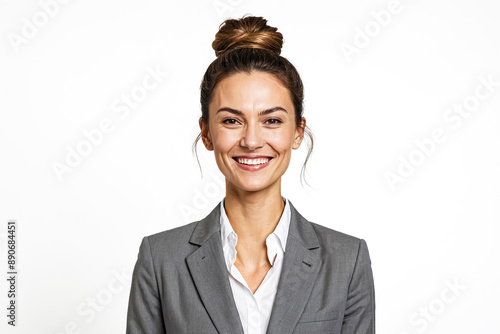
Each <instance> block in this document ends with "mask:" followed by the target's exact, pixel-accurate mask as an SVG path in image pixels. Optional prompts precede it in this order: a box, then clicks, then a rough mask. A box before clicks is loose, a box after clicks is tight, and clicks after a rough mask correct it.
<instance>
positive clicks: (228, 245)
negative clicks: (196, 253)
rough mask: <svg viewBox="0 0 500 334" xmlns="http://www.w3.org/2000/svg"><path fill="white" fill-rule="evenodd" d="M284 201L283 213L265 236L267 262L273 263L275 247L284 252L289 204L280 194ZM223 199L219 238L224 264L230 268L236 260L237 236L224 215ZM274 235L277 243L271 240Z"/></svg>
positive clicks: (288, 224)
mask: <svg viewBox="0 0 500 334" xmlns="http://www.w3.org/2000/svg"><path fill="white" fill-rule="evenodd" d="M281 197H282V198H283V200H284V201H285V208H284V209H283V213H282V215H281V217H280V220H279V222H278V225H276V228H275V229H274V231H273V233H271V234H270V235H269V236H268V237H267V238H266V244H267V246H268V247H267V248H268V250H267V253H268V254H267V255H268V257H269V262H270V263H273V260H274V255H275V254H276V251H277V250H276V249H275V247H279V248H281V251H283V252H285V249H286V241H287V237H288V230H289V228H290V216H291V211H290V204H289V203H288V199H287V198H285V197H283V196H281ZM224 200H225V197H224V198H223V199H222V200H221V202H220V225H221V238H222V249H223V251H224V255H225V258H226V265H227V267H228V269H229V270H230V268H231V266H232V264H233V263H234V261H235V260H236V249H235V245H236V242H237V240H238V236H237V235H236V233H235V232H234V230H233V227H232V226H231V224H230V223H229V219H228V218H227V215H226V210H225V209H224ZM274 236H276V237H277V239H278V240H277V241H278V242H277V243H276V242H273V238H274Z"/></svg>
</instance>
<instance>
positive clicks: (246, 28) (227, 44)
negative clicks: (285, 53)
mask: <svg viewBox="0 0 500 334" xmlns="http://www.w3.org/2000/svg"><path fill="white" fill-rule="evenodd" d="M282 46H283V35H282V34H281V33H279V32H278V28H275V27H270V26H268V25H267V20H266V19H264V18H263V17H260V16H247V17H242V18H241V19H239V20H235V19H227V20H225V21H224V22H222V24H221V25H220V26H219V31H218V32H217V34H215V40H214V41H213V43H212V48H213V49H214V50H215V55H216V56H217V57H219V56H220V55H222V54H224V53H226V52H228V51H230V50H236V49H243V48H251V49H264V50H268V51H270V52H273V53H275V54H277V55H279V54H280V53H281V47H282Z"/></svg>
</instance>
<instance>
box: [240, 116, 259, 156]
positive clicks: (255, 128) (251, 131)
mask: <svg viewBox="0 0 500 334" xmlns="http://www.w3.org/2000/svg"><path fill="white" fill-rule="evenodd" d="M240 145H241V146H243V147H246V148H248V149H249V150H255V149H257V148H259V147H262V146H263V145H264V138H263V137H262V132H261V128H260V126H259V124H258V123H257V122H248V123H246V124H245V127H244V129H243V131H242V137H241V141H240Z"/></svg>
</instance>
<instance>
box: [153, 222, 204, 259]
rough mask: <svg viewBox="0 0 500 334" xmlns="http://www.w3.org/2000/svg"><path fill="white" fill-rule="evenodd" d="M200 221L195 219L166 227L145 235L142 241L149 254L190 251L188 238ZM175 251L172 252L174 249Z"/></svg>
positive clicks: (190, 246) (191, 247) (191, 246)
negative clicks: (180, 224) (173, 226)
mask: <svg viewBox="0 0 500 334" xmlns="http://www.w3.org/2000/svg"><path fill="white" fill-rule="evenodd" d="M199 222H200V221H195V222H192V223H189V224H186V225H182V226H179V227H175V228H172V229H168V230H165V231H161V232H157V233H154V234H151V235H147V236H145V237H144V238H143V243H147V244H148V247H149V249H150V251H151V254H153V255H154V254H170V255H173V254H183V253H184V251H187V252H189V251H192V249H193V245H191V244H190V243H189V239H190V238H191V235H192V234H193V231H194V229H195V227H196V225H197V224H198V223H199ZM174 250H175V252H172V251H174Z"/></svg>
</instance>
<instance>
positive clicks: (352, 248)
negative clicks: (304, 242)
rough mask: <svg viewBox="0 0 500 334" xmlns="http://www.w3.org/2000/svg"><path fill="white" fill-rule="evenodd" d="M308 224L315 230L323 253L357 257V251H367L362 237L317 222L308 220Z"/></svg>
mask: <svg viewBox="0 0 500 334" xmlns="http://www.w3.org/2000/svg"><path fill="white" fill-rule="evenodd" d="M310 224H311V226H312V228H313V229H314V231H315V232H316V236H317V238H318V241H319V245H320V248H322V250H323V252H325V253H328V254H335V255H336V256H338V255H344V256H347V257H357V256H358V254H359V252H362V251H367V244H366V241H365V240H364V239H362V238H359V237H355V236H353V235H350V234H347V233H343V232H340V231H337V230H334V229H331V228H328V227H326V226H323V225H320V224H317V223H313V222H310Z"/></svg>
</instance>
